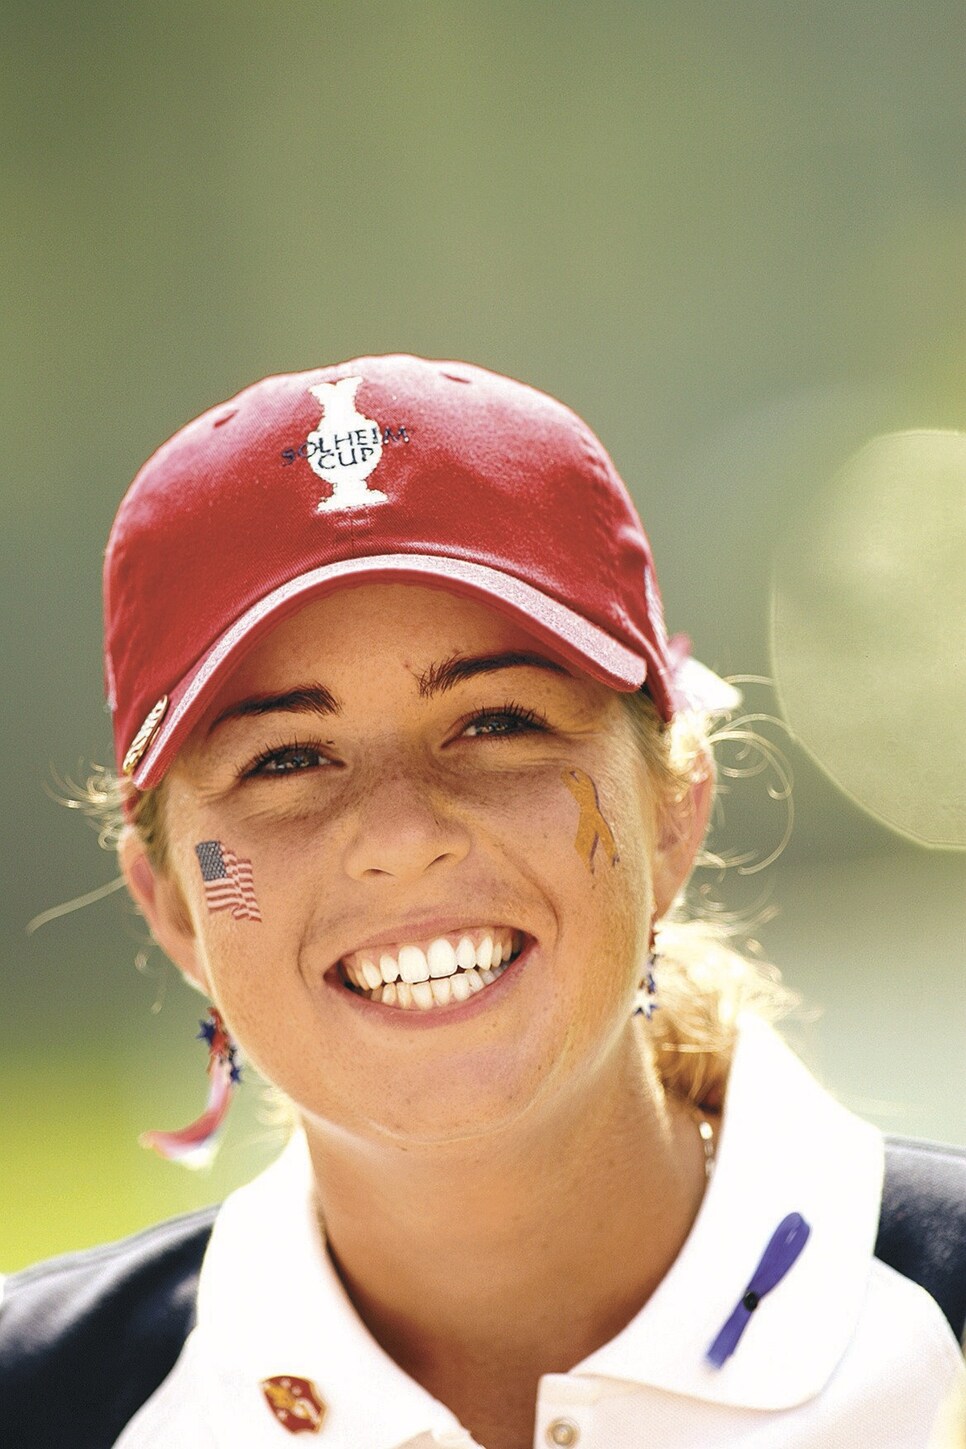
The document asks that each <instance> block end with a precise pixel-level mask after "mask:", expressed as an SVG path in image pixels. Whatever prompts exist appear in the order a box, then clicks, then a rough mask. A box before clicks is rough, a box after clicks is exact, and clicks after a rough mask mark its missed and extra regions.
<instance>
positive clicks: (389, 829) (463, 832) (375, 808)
mask: <svg viewBox="0 0 966 1449" xmlns="http://www.w3.org/2000/svg"><path fill="white" fill-rule="evenodd" d="M470 844H471V838H470V832H469V829H468V828H467V826H466V824H465V822H464V821H463V820H461V819H460V818H459V814H458V812H456V811H454V809H453V805H452V802H451V801H449V802H447V801H446V800H445V799H444V798H443V794H442V792H441V791H440V790H439V789H438V788H434V787H433V785H432V783H431V782H430V781H429V780H427V778H426V776H425V774H423V773H422V772H419V771H412V770H406V769H405V768H404V767H402V766H401V765H399V764H398V763H397V764H396V765H394V766H393V767H391V768H389V769H384V770H383V771H382V773H381V776H380V778H379V779H378V780H375V779H372V778H371V777H370V779H369V781H368V783H367V785H366V787H365V788H364V789H363V790H362V791H360V798H359V801H358V805H357V808H356V811H355V821H354V826H353V830H352V834H351V836H350V839H349V842H348V844H347V846H346V851H345V860H344V864H345V870H346V874H347V875H349V876H351V877H352V879H353V880H360V881H361V880H377V879H378V878H379V877H385V879H386V881H387V882H389V881H398V882H399V883H400V884H404V883H406V882H409V881H415V880H418V879H419V878H420V877H421V876H422V875H424V874H425V872H426V871H427V870H429V869H430V868H431V867H438V866H439V865H440V864H442V863H443V862H446V861H448V862H449V863H450V864H452V865H455V864H458V862H459V861H461V860H464V859H465V857H466V856H467V855H468V853H469V850H470Z"/></svg>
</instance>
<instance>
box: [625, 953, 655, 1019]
mask: <svg viewBox="0 0 966 1449" xmlns="http://www.w3.org/2000/svg"><path fill="white" fill-rule="evenodd" d="M656 965H657V952H656V951H655V950H654V949H653V948H652V949H651V950H650V951H648V953H647V965H646V967H645V970H644V976H643V978H642V979H641V984H640V986H639V987H638V988H637V1003H638V1004H637V1005H636V1006H635V1008H634V1010H633V1011H632V1012H631V1015H632V1016H643V1017H645V1018H646V1020H648V1021H650V1019H651V1017H652V1016H653V1015H654V1013H655V1011H657V1010H658V1008H659V1007H660V1002H659V1001H658V999H657V982H656V981H655V979H654V969H655V967H656Z"/></svg>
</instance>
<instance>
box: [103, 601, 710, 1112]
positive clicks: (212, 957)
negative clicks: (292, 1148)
mask: <svg viewBox="0 0 966 1449" xmlns="http://www.w3.org/2000/svg"><path fill="white" fill-rule="evenodd" d="M497 656H499V657H500V658H499V662H500V663H501V665H502V666H503V667H499V668H497V667H495V663H496V657H497ZM507 656H508V657H507ZM471 660H472V661H480V660H488V661H490V662H489V665H488V666H487V667H484V666H483V665H481V664H480V663H479V662H476V663H472V664H470V663H467V661H471ZM165 790H166V800H165V822H166V830H167V836H168V842H169V855H168V865H167V872H168V873H167V875H166V876H165V877H160V878H158V877H155V876H153V875H152V873H151V871H150V868H149V867H148V865H147V861H146V858H145V857H144V854H143V851H142V850H141V849H140V848H139V846H138V843H137V840H136V837H133V836H131V835H129V836H128V838H127V840H126V841H125V843H124V846H123V849H122V862H123V864H124V868H125V871H126V874H127V877H128V881H129V884H130V885H131V889H132V891H133V893H134V894H135V896H136V898H137V899H138V901H139V903H140V904H141V905H142V907H143V909H144V911H145V914H146V915H147V917H148V919H149V922H150V924H151V926H152V929H153V931H154V934H155V936H156V938H157V939H158V941H159V942H160V943H161V944H162V945H163V946H164V948H165V949H166V950H167V951H168V954H169V955H171V956H172V958H173V959H174V960H176V961H177V963H178V964H179V965H180V966H181V967H182V968H183V969H184V970H185V971H186V973H187V974H189V975H190V976H191V977H192V978H193V979H194V980H195V981H196V983H197V984H198V985H200V986H201V987H202V989H203V990H205V991H206V992H207V993H208V994H210V996H211V997H212V999H213V1000H214V1001H215V1002H216V1003H217V1005H218V1006H219V1008H220V1009H221V1010H222V1012H223V1013H224V1015H225V1018H226V1020H227V1021H228V1023H229V1024H230V1026H231V1030H232V1032H233V1034H234V1035H235V1037H236V1038H237V1040H238V1041H239V1043H240V1045H241V1047H242V1050H243V1053H244V1055H245V1056H246V1057H247V1058H248V1059H249V1060H251V1061H252V1062H254V1064H255V1065H256V1066H257V1067H258V1068H259V1070H260V1071H261V1072H262V1073H263V1075H265V1076H266V1077H267V1078H268V1079H269V1080H271V1081H272V1082H274V1083H276V1084H277V1085H278V1086H279V1087H281V1088H282V1090H283V1091H284V1092H285V1093H286V1094H287V1095H288V1096H289V1097H290V1098H291V1099H292V1100H293V1101H294V1103H295V1104H296V1106H297V1108H298V1109H299V1110H300V1112H301V1114H302V1115H303V1117H304V1118H305V1120H306V1122H307V1124H308V1125H310V1126H311V1123H312V1121H313V1119H315V1120H319V1121H324V1122H326V1123H328V1124H330V1125H331V1126H333V1127H337V1128H341V1129H344V1130H346V1131H348V1132H351V1133H353V1134H354V1135H361V1136H365V1135H368V1136H370V1137H371V1136H373V1135H375V1136H378V1137H380V1138H382V1139H385V1138H386V1137H390V1138H396V1139H407V1140H413V1139H418V1140H422V1141H432V1140H436V1141H439V1140H447V1139H449V1140H452V1139H455V1138H460V1137H466V1136H472V1135H477V1134H485V1133H486V1132H487V1131H490V1130H495V1129H498V1128H500V1127H501V1126H505V1125H507V1124H508V1123H509V1122H511V1121H512V1120H513V1119H515V1118H517V1117H519V1116H520V1115H521V1114H524V1113H527V1112H532V1111H537V1112H539V1111H540V1110H550V1109H551V1108H552V1106H553V1104H554V1102H555V1101H556V1102H559V1101H560V1100H562V1094H566V1093H567V1092H569V1091H573V1090H577V1091H580V1090H582V1089H583V1090H591V1089H592V1088H593V1084H594V1082H595V1079H598V1078H599V1077H600V1074H601V1073H606V1072H607V1071H608V1068H609V1067H610V1068H613V1064H614V1062H615V1060H616V1057H617V1055H619V1053H620V1052H621V1050H622V1048H626V1046H627V1043H628V1040H629V1036H630V1033H631V1032H632V1030H633V1028H632V1026H631V1020H632V1018H631V1012H632V1010H633V1003H634V995H635V992H636V989H637V986H638V983H639V981H640V979H641V976H642V973H643V968H644V961H645V958H646V954H647V946H648V936H649V927H650V921H651V917H652V915H653V914H660V913H661V912H663V911H664V910H665V909H666V908H667V906H668V905H669V904H670V901H671V899H672V898H673V895H674V894H675V892H676V890H677V889H678V886H679V885H680V883H681V881H682V880H683V879H684V876H685V875H686V873H687V871H688V869H689V868H690V864H691V860H692V858H693V855H694V851H695V849H696V847H697V844H698V843H699V840H698V838H694V839H693V840H692V839H691V838H690V837H687V838H686V837H685V836H683V835H681V834H680V832H679V833H677V834H675V833H674V832H670V833H668V832H666V831H665V830H664V829H663V828H661V827H659V826H658V823H657V822H658V815H657V810H656V800H655V797H654V793H653V789H652V786H651V783H650V781H649V779H648V776H647V772H646V770H645V767H644V765H643V763H642V761H641V758H640V755H639V754H638V752H637V750H636V748H635V746H634V743H633V740H632V736H631V730H630V726H629V722H628V718H627V715H626V712H625V710H624V709H623V707H622V705H621V701H620V698H619V696H618V695H617V694H616V693H615V692H614V691H612V690H610V689H608V688H607V687H606V686H604V685H602V684H599V683H597V682H596V681H594V680H592V679H591V678H590V677H589V676H587V675H585V674H582V673H580V672H579V671H577V670H575V669H572V668H571V667H569V666H565V665H564V664H562V663H561V662H560V661H559V660H557V659H555V658H554V657H553V656H552V655H551V653H550V652H549V651H548V650H547V649H546V648H545V647H544V646H542V645H541V644H540V643H538V642H536V641H535V640H534V638H533V636H531V635H529V634H527V633H526V632H525V631H524V630H523V629H522V628H520V627H519V626H518V625H517V624H516V623H514V622H513V621H511V620H510V619H508V618H506V617H504V616H503V615H501V614H499V613H497V612H495V611H494V610H492V609H490V608H488V607H486V606H484V605H483V604H481V603H478V602H476V601H475V600H472V599H469V598H463V597H460V596H457V595H454V594H452V593H450V592H447V591H444V590H441V589H434V588H425V587H422V586H415V585H411V584H367V585H364V586H361V587H358V588H344V589H342V590H341V591H339V592H337V593H335V594H332V595H330V596H329V597H327V598H325V599H322V600H320V601H317V602H315V603H312V604H309V605H307V606H306V607H304V608H303V609H302V610H301V612H299V613H297V614H295V615H294V616H293V617H291V618H290V619H288V620H286V621H285V622H283V623H281V624H280V625H279V626H278V627H277V628H276V629H275V630H274V631H273V632H272V633H271V634H270V635H269V636H267V637H266V638H265V639H264V640H262V641H261V642H260V643H259V644H258V645H257V646H256V647H255V648H254V649H253V650H252V652H251V653H250V654H249V655H248V656H247V657H246V658H245V659H244V661H243V662H242V663H241V665H240V666H239V668H238V670H237V671H236V672H235V673H234V674H233V675H232V677H231V679H230V680H229V681H228V683H227V684H226V685H225V686H224V687H223V689H222V690H221V692H220V693H219V694H218V696H217V698H215V699H214V700H213V701H212V703H211V706H210V708H209V710H208V712H207V714H206V716H205V718H204V719H203V720H202V721H201V722H200V723H199V725H198V727H197V728H196V729H195V731H194V733H193V735H192V736H191V738H190V739H189V741H188V742H187V744H186V745H185V747H184V748H183V749H182V751H181V753H180V755H179V756H178V759H177V761H176V762H175V764H174V766H173V767H172V769H171V771H170V773H169V776H168V779H167V782H166V786H165ZM199 847H202V848H201V849H199ZM225 862H227V865H226V864H225ZM239 897H240V898H241V899H242V900H243V902H244V908H243V909H241V908H239V909H236V908H235V906H236V905H237V902H238V898H239ZM226 900H227V904H226ZM233 902H234V904H233ZM487 928H491V929H489V930H488V929H487ZM492 928H497V929H496V930H493V929H492ZM487 936H491V937H493V938H494V940H495V941H499V940H500V939H501V938H502V939H505V940H506V942H507V944H508V945H509V946H510V947H511V948H520V947H521V946H522V947H523V949H522V952H521V953H520V954H519V955H518V956H517V957H516V958H513V959H511V962H510V965H509V966H508V967H507V968H506V969H505V970H503V971H502V972H499V973H498V974H497V975H496V976H495V978H493V979H492V980H490V981H487V975H488V974H489V973H486V972H485V968H484V974H483V975H481V974H480V968H479V966H477V967H476V968H475V969H471V970H470V971H468V972H467V973H465V974H466V975H467V978H469V977H473V976H475V980H476V983H477V984H475V985H473V984H472V983H469V984H468V985H466V986H464V985H463V984H462V982H461V984H460V986H459V987H458V988H457V987H455V986H454V984H453V982H454V981H455V979H456V977H457V976H462V975H463V974H464V973H463V972H462V971H460V969H459V968H460V966H469V965H471V961H470V957H469V955H468V951H469V947H467V946H466V945H465V944H464V942H465V941H467V940H468V941H469V943H470V947H473V948H474V949H478V950H482V952H483V953H484V955H483V961H484V962H485V959H486V955H485V953H486V950H487V947H486V945H485V938H486V937H487ZM441 938H445V939H446V941H447V943H448V945H449V947H450V948H451V954H447V949H446V946H444V945H440V939H441ZM431 943H435V944H431ZM413 947H421V948H422V951H421V952H420V951H418V950H417V951H416V952H415V953H414V952H413V950H412V949H411V948H413ZM402 948H409V949H402ZM461 953H462V955H461ZM347 956H348V957H349V961H348V963H347V964H348V967H349V971H350V972H351V977H352V978H354V982H353V980H352V979H351V978H350V975H349V974H347V972H346V966H345V964H340V963H344V958H346V957H347ZM424 957H428V960H427V967H428V969H429V971H430V974H431V978H433V979H435V980H437V981H439V980H442V979H443V977H444V976H445V977H447V978H449V987H450V989H449V993H448V994H449V996H450V1000H449V1002H448V1004H443V1005H439V1004H437V1001H436V996H437V994H443V995H444V999H445V994H446V988H445V987H444V988H442V989H441V993H440V990H439V989H437V992H436V993H434V994H432V995H430V992H431V991H432V987H430V986H429V983H425V984H424V985H423V986H422V987H421V988H420V987H419V985H418V983H417V984H416V985H413V984H411V983H410V982H406V983H405V985H407V986H409V991H410V995H408V996H406V994H405V992H404V991H403V987H402V986H401V985H400V984H399V980H401V979H402V978H404V977H406V976H413V975H415V976H419V975H420V974H422V969H423V968H422V964H421V963H422V960H423V958H424ZM387 960H388V964H387ZM477 961H479V957H477ZM366 963H368V964H369V967H370V969H379V966H380V963H381V965H382V967H383V968H384V970H385V973H386V974H387V975H388V976H392V974H393V969H394V968H393V963H395V965H396V966H398V968H399V970H400V972H401V977H400V978H399V980H397V983H396V990H395V992H391V993H390V994H389V999H388V1000H382V999H378V1000H377V999H375V997H376V996H378V997H380V998H381V997H382V996H383V994H384V993H383V988H382V987H381V986H380V987H379V988H378V990H377V991H376V992H372V991H371V988H370V984H369V983H368V982H367V978H366V974H365V972H366ZM437 972H438V973H440V974H439V975H436V974H435V973H437ZM375 979H376V978H375V977H370V980H371V981H374V980H375ZM463 997H465V999H461V998H463ZM427 1001H431V1002H432V1004H431V1005H429V1006H428V1007H427V1006H426V1002H427ZM421 1003H422V1004H421Z"/></svg>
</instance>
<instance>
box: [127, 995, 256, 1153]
mask: <svg viewBox="0 0 966 1449" xmlns="http://www.w3.org/2000/svg"><path fill="white" fill-rule="evenodd" d="M199 1026H200V1027H201V1030H200V1031H199V1033H198V1037H197V1039H198V1040H199V1041H204V1042H206V1043H207V1045H208V1076H209V1078H210V1079H211V1084H210V1086H209V1088H208V1101H207V1104H206V1106H205V1110H204V1111H203V1112H202V1114H201V1116H200V1117H199V1118H198V1119H197V1120H196V1121H194V1122H191V1123H189V1125H188V1126H187V1127H182V1128H181V1129H180V1130H179V1131H177V1132H144V1133H143V1134H142V1135H141V1137H139V1138H138V1141H139V1142H140V1144H141V1146H142V1147H153V1148H154V1150H155V1152H157V1153H158V1154H159V1155H160V1156H161V1157H164V1158H167V1160H168V1161H169V1162H181V1163H183V1164H184V1166H185V1167H206V1166H207V1165H208V1163H209V1162H210V1161H211V1159H212V1158H213V1157H214V1154H215V1149H216V1147H217V1141H216V1139H217V1135H218V1129H219V1128H220V1127H221V1125H222V1123H223V1122H224V1120H225V1118H226V1117H227V1115H228V1108H229V1107H230V1106H231V1097H232V1093H233V1091H234V1089H235V1087H237V1086H238V1085H239V1083H240V1082H241V1066H240V1064H239V1061H238V1048H237V1047H236V1045H235V1043H234V1042H233V1041H232V1039H231V1037H230V1036H229V1034H228V1028H227V1027H226V1026H225V1022H224V1019H223V1017H222V1014H221V1012H220V1011H219V1010H218V1009H217V1007H214V1006H212V1007H210V1008H209V1011H208V1016H207V1018H206V1019H205V1020H204V1021H201V1022H199Z"/></svg>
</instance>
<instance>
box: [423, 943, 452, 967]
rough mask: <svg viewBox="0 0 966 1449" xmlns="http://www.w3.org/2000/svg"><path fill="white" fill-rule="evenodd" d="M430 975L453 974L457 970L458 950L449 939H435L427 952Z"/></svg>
mask: <svg viewBox="0 0 966 1449" xmlns="http://www.w3.org/2000/svg"><path fill="white" fill-rule="evenodd" d="M426 959H427V961H428V963H429V974H430V976H452V974H453V972H454V971H455V970H456V952H455V951H454V950H453V948H452V946H451V945H450V943H449V942H448V941H444V940H442V939H440V940H438V941H434V942H433V944H432V945H431V946H430V948H429V950H428V952H427V953H426Z"/></svg>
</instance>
